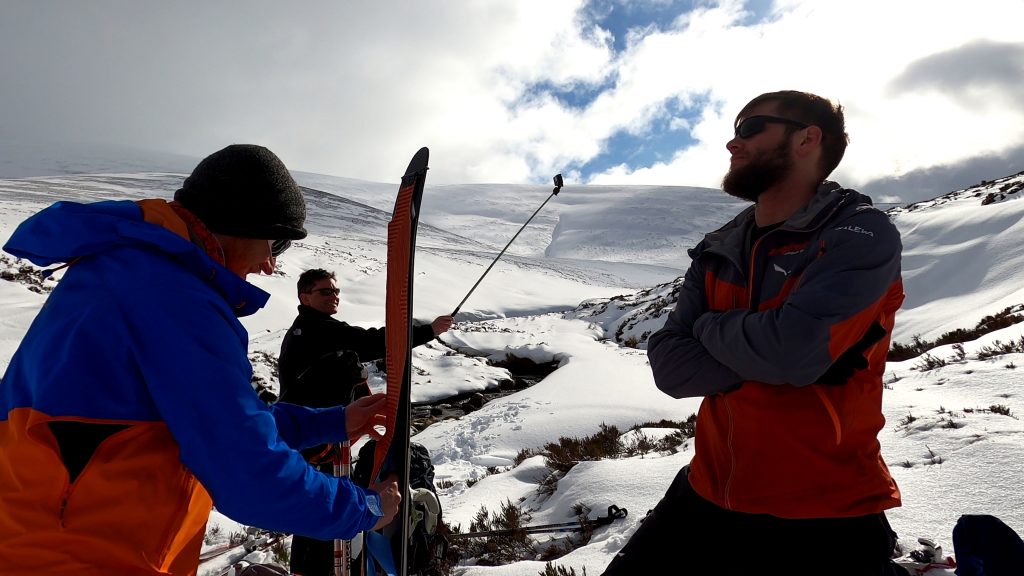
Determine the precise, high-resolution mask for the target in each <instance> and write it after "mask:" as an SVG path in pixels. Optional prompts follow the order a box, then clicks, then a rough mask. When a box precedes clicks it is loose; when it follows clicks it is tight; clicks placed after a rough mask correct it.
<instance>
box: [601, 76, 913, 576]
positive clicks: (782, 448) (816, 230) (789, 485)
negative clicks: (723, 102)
mask: <svg viewBox="0 0 1024 576" xmlns="http://www.w3.org/2000/svg"><path fill="white" fill-rule="evenodd" d="M734 126H735V137H734V138H733V139H732V140H730V141H729V143H728V144H727V149H728V150H729V152H730V153H731V162H730V168H729V172H728V173H727V175H726V176H725V178H724V179H723V182H722V188H723V190H724V191H725V192H727V193H729V194H732V195H734V196H737V197H740V198H743V199H745V200H749V201H753V202H754V205H753V206H751V207H750V208H748V209H746V210H744V211H743V212H741V213H740V214H739V215H738V216H737V217H736V218H735V219H734V220H733V221H731V222H729V223H728V224H726V225H725V226H723V227H722V228H720V229H719V230H717V231H715V232H712V233H710V234H707V235H706V236H705V238H704V240H703V241H702V242H700V243H699V244H698V245H697V246H696V247H695V248H694V249H692V250H691V251H690V252H689V255H690V258H691V265H690V268H689V270H688V271H687V273H686V276H685V279H684V282H683V283H682V285H681V288H680V292H679V298H678V302H677V304H676V307H675V309H674V310H673V311H672V313H671V314H670V316H669V318H668V320H667V321H666V323H665V326H664V327H663V328H662V329H661V330H660V331H658V332H656V333H655V334H653V335H652V336H651V338H650V342H649V344H648V356H649V359H650V363H651V369H652V371H653V373H654V379H655V382H656V384H657V386H658V388H659V389H661V390H662V391H664V392H665V393H666V394H669V395H670V396H673V397H675V398H684V397H700V396H703V397H704V400H703V401H702V403H701V406H700V410H699V412H698V415H697V426H696V430H697V433H696V438H695V445H694V447H695V454H694V457H693V459H692V461H691V462H690V464H689V466H687V467H685V468H684V469H683V470H682V471H680V473H679V475H677V477H676V479H675V481H674V482H673V484H672V486H671V487H670V488H669V490H668V492H667V493H666V494H665V497H664V498H663V499H662V501H661V502H660V503H659V504H658V505H657V507H656V508H655V509H654V510H653V511H652V513H651V514H650V515H649V516H648V517H647V519H645V520H644V522H643V523H642V524H641V527H640V528H639V529H638V531H637V532H636V533H635V534H634V535H633V537H632V538H631V539H630V541H629V542H628V543H627V544H626V546H625V547H624V548H623V550H622V551H621V552H620V553H619V554H618V556H616V558H615V559H613V561H612V562H611V563H610V564H609V566H608V568H607V570H606V571H605V573H604V574H606V575H608V576H612V575H615V576H618V575H625V574H646V573H652V574H653V573H678V574H690V573H693V574H704V573H707V574H712V573H714V574H730V573H736V574H744V573H748V572H749V571H750V570H751V565H750V564H749V562H754V563H755V565H757V566H767V567H771V569H772V570H778V571H779V573H785V574H821V573H828V574H830V575H847V574H849V575H858V576H859V575H865V576H866V575H873V576H874V575H883V574H887V573H888V572H887V571H888V570H890V565H889V558H890V554H891V552H892V550H893V546H894V543H895V541H894V534H893V533H892V531H891V529H890V528H889V525H888V522H887V520H886V518H885V514H884V511H885V510H886V509H889V508H893V507H896V506H899V505H900V493H899V490H898V488H897V487H896V484H895V482H894V481H893V479H892V476H891V475H890V474H889V471H888V469H887V467H886V465H885V462H884V461H883V459H882V456H881V451H880V446H879V442H878V439H877V434H878V432H879V430H881V428H882V426H883V424H884V418H883V416H882V412H881V403H882V389H883V386H882V376H883V373H884V370H885V358H886V353H887V350H888V343H889V340H890V334H891V333H892V328H893V322H894V317H895V314H896V310H897V309H898V308H899V307H900V305H901V303H902V301H903V287H902V280H901V278H900V253H901V250H902V246H901V243H900V238H899V232H898V231H897V230H896V228H895V226H894V225H893V224H892V223H891V222H890V220H889V218H888V217H887V216H886V214H884V213H883V212H881V211H879V210H877V209H875V208H873V207H872V205H871V200H870V199H869V198H868V197H867V196H864V195H862V194H859V193H857V192H855V191H853V190H847V189H843V188H841V187H840V186H839V185H838V184H835V183H834V182H828V181H825V178H826V177H827V176H828V175H829V174H830V173H831V172H832V170H833V169H834V168H835V167H836V166H837V165H838V164H839V161H840V160H841V159H842V156H843V154H844V152H845V149H846V145H847V142H848V139H847V135H846V131H845V121H844V117H843V113H842V107H840V106H837V105H834V104H833V103H831V102H830V101H828V100H826V99H824V98H821V97H819V96H815V95H813V94H807V93H803V92H795V91H784V92H773V93H768V94H763V95H761V96H758V97H757V98H755V99H754V100H752V101H751V102H750V103H748V104H747V105H746V106H745V107H744V108H743V110H742V111H740V113H739V115H738V116H737V117H736V123H735V125H734ZM669 550H671V553H668V552H667V551H669ZM837 550H841V551H842V553H841V554H839V555H838V556H829V557H827V558H823V557H822V556H821V555H822V554H828V553H829V551H832V552H835V551H837ZM823 566H827V570H825V571H822V567H823Z"/></svg>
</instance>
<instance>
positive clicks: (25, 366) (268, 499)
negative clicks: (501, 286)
mask: <svg viewBox="0 0 1024 576" xmlns="http://www.w3.org/2000/svg"><path fill="white" fill-rule="evenodd" d="M174 198H175V201H174V202H166V201H164V200H144V201H140V202H129V201H114V202H98V203H94V204H77V203H72V202H59V203H57V204H55V205H53V206H51V207H49V208H47V209H45V210H43V211H42V212H40V213H38V214H36V215H34V216H32V217H31V218H29V219H28V220H26V221H25V222H24V223H22V224H21V225H20V226H19V227H18V229H17V230H15V232H14V234H13V235H12V236H11V239H10V241H9V242H8V243H7V244H6V245H5V246H4V250H5V251H7V252H9V253H11V254H13V255H15V256H18V257H20V258H26V259H29V260H31V261H32V262H34V263H35V264H37V265H40V266H50V265H53V264H57V263H66V264H67V265H68V266H69V267H68V268H67V270H66V272H65V273H64V276H63V278H62V279H61V281H60V283H59V284H58V285H57V287H56V288H55V289H54V291H53V293H52V294H51V295H50V297H49V299H48V300H47V302H46V304H45V305H44V306H43V309H42V310H41V311H40V313H39V315H38V316H37V317H36V319H35V321H34V322H33V323H32V326H31V327H30V328H29V331H28V333H27V334H26V336H25V338H24V339H23V341H22V342H21V345H20V346H19V348H18V350H17V352H16V353H15V355H14V357H13V358H12V360H11V364H10V366H9V367H8V369H7V371H6V373H5V374H4V377H3V381H2V384H0V559H2V560H0V565H2V566H3V572H4V574H8V575H22V574H25V575H28V574H32V575H36V574H43V573H74V574H77V575H101V574H103V575H106V574H129V573H130V574H154V575H155V574H195V573H196V571H197V568H198V561H199V560H198V559H199V550H200V547H201V545H202V541H203V535H204V531H205V530H204V528H205V524H206V521H207V518H208V516H209V512H210V509H211V504H215V505H216V506H217V509H218V510H219V511H221V512H223V513H224V514H226V515H228V516H230V517H231V518H233V519H235V520H237V521H239V522H242V523H245V524H249V525H254V526H260V527H263V528H267V529H272V530H277V531H282V532H291V533H297V534H306V535H310V536H315V537H318V538H324V539H330V538H350V537H352V536H353V535H354V534H356V533H357V532H359V531H362V530H368V529H371V528H374V527H376V526H383V525H385V524H387V523H389V522H390V521H391V519H392V518H393V516H394V514H395V513H396V511H397V508H398V503H399V500H400V495H399V493H398V487H397V483H395V482H394V481H387V482H382V483H380V484H376V485H373V486H371V487H370V488H369V489H363V488H360V487H358V486H356V485H354V484H353V483H352V482H350V481H349V480H347V479H338V478H334V477H331V476H328V475H325V474H322V473H320V472H318V471H317V470H315V469H314V468H312V467H310V466H309V465H308V464H307V463H306V462H305V460H304V459H303V458H302V456H301V454H300V453H299V452H298V451H297V450H298V449H301V448H303V447H306V446H311V445H316V444H321V443H325V442H339V441H343V440H345V439H351V440H355V439H356V438H358V437H359V436H362V435H363V434H371V435H376V433H375V432H374V431H373V426H374V425H375V424H379V423H381V422H382V421H383V416H382V415H381V414H379V412H380V411H381V410H383V408H384V403H385V402H384V397H383V395H373V396H368V397H366V398H363V399H361V400H360V401H359V402H356V403H354V404H352V405H350V406H348V407H347V408H344V407H335V408H324V409H310V408H305V407H299V406H294V405H289V404H282V403H279V404H276V405H275V406H272V407H268V406H267V405H265V404H264V403H263V402H262V401H260V400H259V398H257V396H256V394H255V393H254V391H253V389H252V386H251V384H250V378H251V375H252V367H251V365H250V363H249V360H248V357H247V355H246V352H247V345H248V335H247V333H246V331H245V329H244V328H243V327H242V325H241V323H240V322H239V321H238V317H240V316H246V315H248V314H252V313H254V312H255V311H256V310H258V309H259V308H261V307H262V306H263V305H264V304H266V302H267V299H268V298H269V295H268V294H267V293H266V292H264V291H262V290H260V289H259V288H257V287H255V286H253V285H252V284H249V283H248V282H246V281H245V277H246V276H247V275H248V274H258V273H260V272H266V273H269V272H272V271H273V268H274V259H275V257H276V256H277V254H275V253H274V248H275V246H277V247H278V248H281V247H283V246H285V245H286V244H287V243H288V242H289V241H291V240H297V239H301V238H303V237H305V236H306V231H305V229H304V228H303V224H304V221H305V212H306V211H305V202H304V200H303V198H302V194H301V192H300V191H299V189H298V186H296V184H295V181H294V180H293V179H292V177H291V175H290V174H289V173H288V171H287V169H286V168H285V166H284V164H283V163H282V162H281V161H280V160H279V159H278V158H277V156H275V155H274V154H273V153H272V152H270V151H269V150H267V149H266V148H262V147H259V146H253V145H233V146H228V147H227V148H224V149H223V150H220V151H218V152H216V153H214V154H212V155H210V156H209V157H207V158H206V159H204V160H203V161H202V162H201V163H200V164H199V165H198V166H197V167H196V169H195V170H194V171H193V173H192V175H191V176H189V177H188V179H186V180H185V182H184V184H183V186H182V188H181V189H180V190H178V191H177V192H176V193H175V196H174Z"/></svg>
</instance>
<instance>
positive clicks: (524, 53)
mask: <svg viewBox="0 0 1024 576" xmlns="http://www.w3.org/2000/svg"><path fill="white" fill-rule="evenodd" d="M583 4H584V3H583V2H582V0H567V1H557V2H540V1H536V2H534V1H524V2H515V3H510V2H500V1H497V0H494V1H487V2H479V1H463V2H455V1H441V0H432V1H422V2H402V1H397V0H392V1H388V2H383V1H382V2H369V1H357V2H347V3H337V2H329V1H326V0H324V1H318V2H305V3H303V4H301V5H299V6H295V5H283V4H280V3H277V2H269V1H263V2H240V1H237V2H220V3H216V4H209V3H206V2H200V1H198V0H192V1H183V2H176V3H173V4H166V3H164V4H150V5H146V6H145V7H144V8H143V7H140V6H138V5H137V4H136V3H133V2H129V1H126V0H105V1H98V2H94V3H90V5H89V6H85V5H81V4H79V3H76V2H70V1H66V2H62V3H56V4H53V3H50V4H45V5H39V4H35V3H33V4H20V5H18V4H16V5H14V6H11V7H8V8H6V9H5V10H6V12H7V14H5V18H4V19H3V21H2V22H0V51H2V53H3V54H5V55H13V57H5V58H2V59H0V75H2V76H3V77H4V78H5V90H4V91H3V93H2V94H0V109H2V110H3V111H4V121H3V124H2V125H0V131H2V132H3V134H2V135H3V136H4V137H6V138H8V139H24V140H29V139H39V140H47V139H49V140H59V141H68V140H79V141H97V142H110V143H119V144H129V145H135V146H139V147H143V148H150V149H162V150H167V151H169V152H175V153H180V154H188V155H192V156H202V155H205V154H206V153H209V152H211V151H213V150H215V149H217V148H219V147H221V146H223V145H225V144H227V143H231V142H241V141H251V142H259V143H262V144H265V145H267V146H269V147H270V148H271V149H273V150H275V151H276V152H278V153H279V155H281V157H282V158H283V159H284V160H285V162H286V163H287V164H288V165H289V166H290V167H293V168H295V169H298V170H305V171H312V172H321V173H329V174H339V175H344V176H350V177H356V178H365V179H371V180H381V181H393V180H397V178H398V175H399V174H400V172H401V170H402V169H403V168H404V162H405V160H406V157H407V156H408V155H409V154H411V152H412V151H415V150H416V149H417V148H418V147H420V146H424V145H426V146H429V147H430V148H431V149H432V153H433V154H432V156H433V160H432V165H433V169H432V172H431V178H432V181H434V182H435V183H442V182H478V181H489V182H502V181H504V182H524V181H534V182H536V181H547V179H548V178H550V174H551V173H554V172H557V171H563V170H565V171H567V172H568V170H569V169H570V168H571V167H573V166H580V165H582V164H584V163H586V162H588V161H590V160H593V159H594V158H595V157H596V156H598V155H599V154H602V153H606V152H608V151H607V141H608V139H609V138H611V137H612V136H613V135H615V134H616V133H618V132H627V133H629V134H631V135H634V136H638V137H643V136H644V135H645V134H648V133H649V131H650V130H651V129H652V124H653V122H654V121H655V120H659V121H662V120H664V121H665V122H659V125H660V124H665V123H668V125H669V126H670V127H671V128H672V129H678V128H680V127H685V128H689V130H690V134H691V135H692V137H693V138H695V140H696V143H695V145H694V146H693V147H691V148H687V149H685V150H680V151H678V152H677V153H676V154H675V155H674V157H672V159H671V160H670V161H668V162H663V163H661V164H655V165H652V166H626V165H622V166H616V167H615V168H611V169H609V170H606V171H605V172H604V173H602V174H595V175H593V176H592V177H591V181H593V182H618V183H650V184H686V185H695V186H717V184H718V182H719V180H720V178H721V174H722V172H723V171H724V169H725V167H726V161H725V157H726V156H725V152H724V144H725V142H726V140H727V139H728V138H729V135H730V133H731V119H732V116H733V115H734V114H735V112H736V111H738V110H739V109H740V108H741V107H742V105H743V104H744V103H746V102H747V101H748V100H749V99H750V98H752V97H753V96H755V95H757V94H759V93H762V92H766V91H771V90H778V89H786V88H793V89H801V90H808V91H812V92H816V93H819V94H821V95H823V96H827V97H830V98H833V99H838V100H840V101H841V102H842V103H843V104H844V106H846V109H847V119H848V125H849V132H850V134H851V137H852V140H853V143H852V145H851V147H850V150H849V152H848V153H847V156H846V159H845V160H844V163H843V165H842V166H841V167H840V170H839V171H838V172H837V177H840V178H844V179H845V181H846V182H847V183H850V184H853V185H856V184H858V183H862V182H865V181H868V180H871V179H873V178H878V177H883V176H894V175H900V174H903V173H906V172H908V171H912V170H915V169H918V168H922V167H927V166H933V165H938V164H943V163H953V162H957V161H962V160H963V159H964V158H967V157H970V156H972V155H978V154H983V153H988V152H993V153H995V152H999V151H1005V150H1007V149H1010V148H1013V147H1015V146H1020V145H1021V144H1022V142H1024V134H1022V131H1021V129H1020V126H1024V122H1022V117H1021V116H1022V115H1024V113H1022V112H1021V109H1020V107H1019V106H1016V105H1014V103H1013V102H1012V101H1011V100H1010V98H1011V97H1015V96H1016V94H1015V93H1011V92H1009V91H1007V90H1003V91H1001V92H1000V91H999V85H998V83H996V84H994V85H993V84H992V83H988V84H978V85H977V86H976V87H973V86H968V87H965V88H964V90H961V91H958V92H956V93H951V92H950V91H948V90H943V89H942V86H944V85H936V84H935V83H931V84H928V83H922V84H914V83H912V82H911V83H909V84H908V82H909V81H908V80H907V78H908V76H907V75H906V73H907V70H908V67H910V66H912V65H913V64H914V63H915V62H919V61H922V60H923V59H927V58H931V57H934V56H935V55H936V54H942V53H947V52H949V51H951V50H955V49H957V48H959V47H964V46H970V45H971V44H972V43H974V42H978V41H980V40H987V41H989V42H993V43H1000V42H1001V43H1014V42H1017V43H1019V42H1020V41H1019V28H1018V26H1019V22H1020V21H1022V20H1024V4H1022V3H1020V2H1019V0H988V1H982V2H974V3H971V4H970V5H966V4H963V3H955V2H949V1H939V2H935V1H923V0H907V1H904V2H897V3H892V2H884V1H882V0H864V1H858V2H828V3H823V2H811V1H810V0H789V1H785V0H784V1H780V2H776V3H775V5H774V8H773V12H772V13H771V14H770V15H769V16H768V18H767V19H766V20H765V21H763V22H760V23H755V24H750V23H749V20H750V18H751V14H750V13H749V12H747V11H746V10H745V6H744V4H743V3H742V2H739V1H736V0H723V1H721V2H710V3H706V4H702V5H701V6H700V7H699V8H697V9H695V10H693V11H692V12H689V13H686V14H682V15H680V16H679V17H678V18H677V19H676V20H675V21H674V22H662V23H659V25H660V26H661V30H660V31H658V30H654V29H652V28H650V27H648V28H642V29H637V30H634V31H633V32H632V33H631V35H630V37H629V39H628V42H627V43H626V47H625V49H624V50H623V51H622V52H620V53H614V52H613V49H612V46H613V38H611V36H610V33H609V32H607V31H605V30H603V29H601V28H599V27H597V26H595V25H594V23H593V22H587V21H585V20H584V19H583V12H581V7H582V6H583ZM621 6H626V5H625V4H623V5H621ZM620 8H621V7H620ZM630 8H632V9H635V8H636V7H635V6H632V7H630V6H626V9H630ZM950 61H951V62H955V61H956V59H955V58H953V59H951V60H950ZM1011 69H1012V66H1011ZM948 73H949V75H950V76H952V77H957V76H958V75H960V76H962V75H963V73H962V72H958V71H957V70H956V69H951V70H948ZM909 78H911V79H913V78H914V77H913V76H912V75H911V76H909ZM898 79H902V82H903V83H902V84H900V83H899V82H897V80H898ZM538 85H540V86H555V87H557V89H558V90H560V91H566V90H577V91H580V92H578V93H582V91H588V92H589V91H593V90H596V89H598V88H601V89H603V90H604V91H603V92H602V93H600V94H599V95H598V96H597V97H596V98H594V99H593V100H592V101H590V102H589V103H588V104H587V105H586V106H585V107H584V108H582V109H573V108H570V107H569V106H568V105H567V104H566V103H565V102H564V101H559V100H557V99H555V98H553V97H551V96H550V95H546V94H544V93H543V92H540V93H538V92H537V91H536V90H537V88H536V87H537V86H538ZM894 86H898V87H899V90H894ZM1007 94H1010V96H1007ZM965 95H966V96H969V97H966V96H965ZM670 102H671V103H676V102H678V103H680V104H681V105H682V106H683V107H686V106H688V105H694V104H697V103H700V105H703V106H706V107H707V108H706V109H705V110H703V111H701V112H700V115H699V116H698V117H697V118H685V117H679V116H678V115H677V114H676V113H674V112H673V111H672V110H670V108H669V106H668V103H670ZM614 161H615V159H614V158H613V159H612V162H614ZM622 161H625V160H624V159H623V160H622Z"/></svg>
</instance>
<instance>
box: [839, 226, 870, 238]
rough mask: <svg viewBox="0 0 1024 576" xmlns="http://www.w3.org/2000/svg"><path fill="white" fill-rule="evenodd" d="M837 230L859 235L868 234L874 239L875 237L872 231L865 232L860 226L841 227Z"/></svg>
mask: <svg viewBox="0 0 1024 576" xmlns="http://www.w3.org/2000/svg"><path fill="white" fill-rule="evenodd" d="M836 230H847V231H849V232H856V233H857V234H866V235H868V236H871V237H872V238H874V237H875V233H874V232H872V231H871V230H865V229H863V228H861V227H860V226H840V227H838V228H836Z"/></svg>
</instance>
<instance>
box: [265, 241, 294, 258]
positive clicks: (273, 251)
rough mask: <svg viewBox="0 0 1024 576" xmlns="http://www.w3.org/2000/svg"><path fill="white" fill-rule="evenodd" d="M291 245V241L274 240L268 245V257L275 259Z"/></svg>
mask: <svg viewBox="0 0 1024 576" xmlns="http://www.w3.org/2000/svg"><path fill="white" fill-rule="evenodd" d="M291 245H292V241H291V240H274V241H273V242H271V243H270V255H271V256H273V257H274V258H277V257H278V256H280V255H281V254H284V251H285V250H287V249H288V247H289V246H291Z"/></svg>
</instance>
